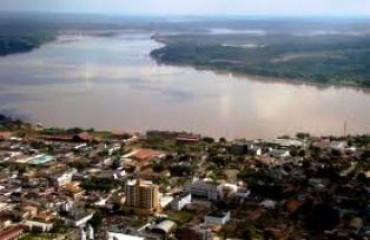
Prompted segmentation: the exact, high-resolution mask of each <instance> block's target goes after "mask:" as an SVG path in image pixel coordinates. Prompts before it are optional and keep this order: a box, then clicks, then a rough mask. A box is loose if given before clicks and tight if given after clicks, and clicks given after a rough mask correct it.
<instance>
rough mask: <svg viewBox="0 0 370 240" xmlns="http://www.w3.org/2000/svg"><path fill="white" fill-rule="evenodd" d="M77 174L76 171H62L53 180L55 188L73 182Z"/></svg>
mask: <svg viewBox="0 0 370 240" xmlns="http://www.w3.org/2000/svg"><path fill="white" fill-rule="evenodd" d="M76 173H77V170H76V169H72V170H69V171H62V172H59V173H56V174H54V175H53V176H52V177H51V179H52V182H53V184H54V186H57V187H61V186H65V185H67V184H69V183H71V182H72V177H73V175H74V174H76Z"/></svg>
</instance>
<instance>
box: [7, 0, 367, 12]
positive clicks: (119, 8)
mask: <svg viewBox="0 0 370 240" xmlns="http://www.w3.org/2000/svg"><path fill="white" fill-rule="evenodd" d="M0 10H17V11H21V10H29V11H34V10H36V11H52V12H56V11H57V12H101V13H113V14H222V13H228V14H279V15H302V14H304V15H312V14H314V15H370V0H0Z"/></svg>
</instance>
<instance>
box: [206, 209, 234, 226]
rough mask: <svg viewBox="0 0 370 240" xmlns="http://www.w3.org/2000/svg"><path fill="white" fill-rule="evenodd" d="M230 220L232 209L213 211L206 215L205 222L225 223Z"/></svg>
mask: <svg viewBox="0 0 370 240" xmlns="http://www.w3.org/2000/svg"><path fill="white" fill-rule="evenodd" d="M229 221H230V211H228V212H219V211H216V212H212V213H210V214H209V215H207V216H205V217H204V223H205V224H209V225H224V224H226V223H228V222H229Z"/></svg>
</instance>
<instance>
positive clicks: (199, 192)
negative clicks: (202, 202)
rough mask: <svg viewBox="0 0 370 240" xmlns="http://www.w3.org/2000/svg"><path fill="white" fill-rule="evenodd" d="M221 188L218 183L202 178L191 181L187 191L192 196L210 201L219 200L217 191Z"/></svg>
mask: <svg viewBox="0 0 370 240" xmlns="http://www.w3.org/2000/svg"><path fill="white" fill-rule="evenodd" d="M221 189H222V186H221V185H220V184H217V183H213V182H207V181H202V180H198V181H196V182H193V183H192V184H191V185H190V186H189V191H190V193H191V195H192V196H197V197H204V198H207V199H208V200H212V201H217V200H219V193H220V191H221Z"/></svg>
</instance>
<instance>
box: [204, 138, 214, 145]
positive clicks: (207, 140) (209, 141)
mask: <svg viewBox="0 0 370 240" xmlns="http://www.w3.org/2000/svg"><path fill="white" fill-rule="evenodd" d="M203 141H205V142H206V143H208V144H212V143H214V142H215V140H214V139H213V138H211V137H205V138H203Z"/></svg>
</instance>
